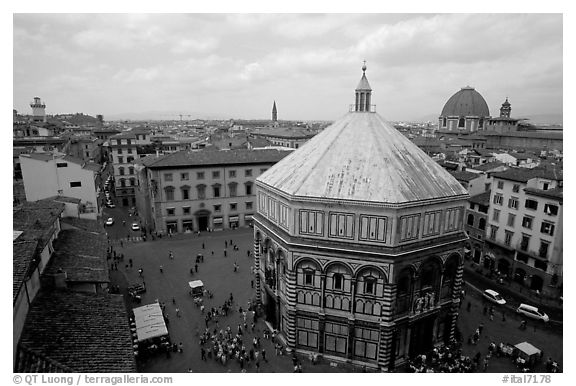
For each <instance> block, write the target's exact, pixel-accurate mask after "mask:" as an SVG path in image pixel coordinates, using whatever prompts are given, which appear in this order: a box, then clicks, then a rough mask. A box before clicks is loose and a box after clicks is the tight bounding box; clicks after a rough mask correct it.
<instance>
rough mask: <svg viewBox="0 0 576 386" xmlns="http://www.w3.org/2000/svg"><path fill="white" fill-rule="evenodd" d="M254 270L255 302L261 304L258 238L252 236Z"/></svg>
mask: <svg viewBox="0 0 576 386" xmlns="http://www.w3.org/2000/svg"><path fill="white" fill-rule="evenodd" d="M254 270H255V271H256V272H255V274H256V304H257V305H259V306H262V283H261V278H260V239H258V238H254Z"/></svg>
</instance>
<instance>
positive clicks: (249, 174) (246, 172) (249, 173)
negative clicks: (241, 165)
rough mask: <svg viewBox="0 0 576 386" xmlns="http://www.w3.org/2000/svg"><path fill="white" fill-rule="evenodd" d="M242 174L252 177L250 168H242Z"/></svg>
mask: <svg viewBox="0 0 576 386" xmlns="http://www.w3.org/2000/svg"><path fill="white" fill-rule="evenodd" d="M244 176H245V177H252V169H246V170H244Z"/></svg>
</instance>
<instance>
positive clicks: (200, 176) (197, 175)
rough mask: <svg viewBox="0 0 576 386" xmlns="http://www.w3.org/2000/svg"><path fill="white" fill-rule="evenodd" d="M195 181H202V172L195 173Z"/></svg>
mask: <svg viewBox="0 0 576 386" xmlns="http://www.w3.org/2000/svg"><path fill="white" fill-rule="evenodd" d="M196 179H197V180H203V179H204V172H197V173H196Z"/></svg>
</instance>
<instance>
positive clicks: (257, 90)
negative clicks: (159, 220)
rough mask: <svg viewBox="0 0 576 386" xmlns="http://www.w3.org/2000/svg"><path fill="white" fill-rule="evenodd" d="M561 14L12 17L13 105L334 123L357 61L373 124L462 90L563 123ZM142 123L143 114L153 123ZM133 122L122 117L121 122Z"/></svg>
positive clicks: (350, 91) (107, 114)
mask: <svg viewBox="0 0 576 386" xmlns="http://www.w3.org/2000/svg"><path fill="white" fill-rule="evenodd" d="M562 24H563V20H562V15H561V14H374V13H371V14H123V15H118V14H15V15H14V18H13V34H14V37H13V44H14V51H13V52H14V61H13V63H14V67H13V68H14V70H13V71H14V72H13V81H14V83H13V86H14V88H13V105H14V108H15V109H17V110H18V111H19V112H23V113H29V112H30V111H31V109H30V107H29V103H30V101H31V100H32V98H33V97H34V96H40V97H41V98H42V99H43V101H45V103H46V105H47V108H46V110H47V112H48V113H50V114H53V113H68V112H84V113H86V114H91V115H95V114H103V115H104V118H105V119H107V118H120V117H130V116H133V115H134V113H145V114H148V115H154V116H155V117H160V115H159V114H161V113H162V112H164V113H165V114H166V117H167V118H168V119H170V117H169V115H170V114H174V113H182V114H192V115H194V116H195V117H200V118H202V117H215V118H254V119H268V118H269V117H270V111H271V108H272V102H273V101H274V100H276V103H277V106H278V113H279V118H280V119H302V120H334V119H337V118H339V117H340V116H342V115H343V114H345V113H346V112H347V111H348V105H349V104H351V103H353V98H354V88H355V87H356V85H357V84H358V81H359V79H360V77H361V75H362V71H361V67H362V61H363V60H366V61H367V66H368V70H367V72H366V74H367V76H368V79H369V81H370V84H371V86H372V89H373V103H375V104H376V105H377V111H378V113H379V114H381V115H382V116H384V117H385V118H387V119H390V120H417V119H421V118H423V117H429V118H432V117H434V116H437V115H438V114H439V113H440V111H441V110H442V107H443V105H444V103H445V102H446V100H447V99H448V98H449V97H450V96H451V95H452V94H454V93H455V92H457V91H458V90H459V89H460V88H461V87H463V86H467V85H470V86H473V87H475V88H476V90H478V91H479V92H480V93H481V94H482V95H483V96H484V98H485V99H486V101H487V103H488V106H489V108H490V113H491V114H492V115H497V114H498V109H499V107H500V105H501V103H502V102H503V101H504V99H505V98H506V97H509V100H510V102H511V103H512V111H513V115H514V116H533V115H538V114H561V113H562V102H563V99H562V91H563V90H562V84H563V79H562V69H563V58H562V50H563V39H562ZM152 113H153V114H152ZM129 114H130V115H129Z"/></svg>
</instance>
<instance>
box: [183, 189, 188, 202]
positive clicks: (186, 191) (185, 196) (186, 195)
mask: <svg viewBox="0 0 576 386" xmlns="http://www.w3.org/2000/svg"><path fill="white" fill-rule="evenodd" d="M182 199H183V200H189V199H190V191H189V190H188V189H182Z"/></svg>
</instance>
